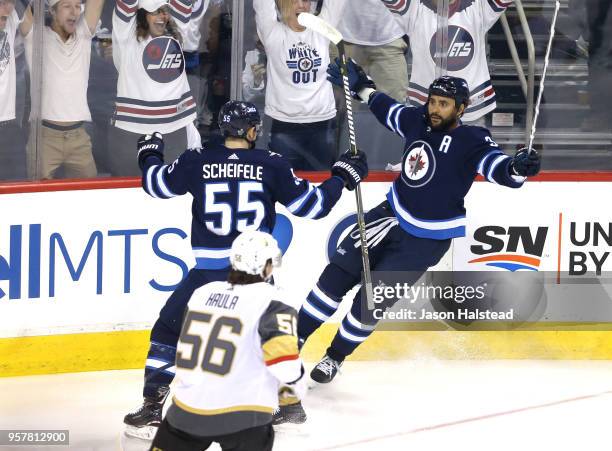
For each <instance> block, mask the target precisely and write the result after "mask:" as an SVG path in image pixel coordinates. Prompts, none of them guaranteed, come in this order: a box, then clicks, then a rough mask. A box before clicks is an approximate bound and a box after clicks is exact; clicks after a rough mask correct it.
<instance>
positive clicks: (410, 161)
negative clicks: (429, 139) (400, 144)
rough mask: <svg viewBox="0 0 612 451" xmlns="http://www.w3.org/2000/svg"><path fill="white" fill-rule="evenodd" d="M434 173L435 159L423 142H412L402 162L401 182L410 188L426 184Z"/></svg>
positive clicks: (429, 147)
mask: <svg viewBox="0 0 612 451" xmlns="http://www.w3.org/2000/svg"><path fill="white" fill-rule="evenodd" d="M435 171H436V158H435V156H434V154H433V152H432V150H431V146H430V145H429V144H428V143H426V142H425V141H415V142H413V143H412V144H411V145H410V146H409V147H408V149H406V152H405V153H404V158H403V160H402V180H403V181H404V182H405V183H406V184H407V185H408V186H410V187H412V188H418V187H420V186H423V185H425V184H427V183H428V182H429V181H430V180H431V178H432V177H433V175H434V173H435Z"/></svg>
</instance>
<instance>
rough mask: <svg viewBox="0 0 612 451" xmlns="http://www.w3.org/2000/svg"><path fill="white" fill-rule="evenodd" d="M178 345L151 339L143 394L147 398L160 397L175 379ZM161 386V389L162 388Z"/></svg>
mask: <svg viewBox="0 0 612 451" xmlns="http://www.w3.org/2000/svg"><path fill="white" fill-rule="evenodd" d="M175 360H176V347H174V346H169V345H165V344H163V343H158V342H156V341H151V345H150V347H149V353H148V354H147V363H146V366H145V384H144V389H143V391H142V394H143V396H144V397H145V398H154V399H156V398H158V397H159V396H160V393H162V392H163V387H167V386H169V385H170V383H171V382H172V380H173V379H174V374H175V368H174V362H175ZM160 388H161V390H160Z"/></svg>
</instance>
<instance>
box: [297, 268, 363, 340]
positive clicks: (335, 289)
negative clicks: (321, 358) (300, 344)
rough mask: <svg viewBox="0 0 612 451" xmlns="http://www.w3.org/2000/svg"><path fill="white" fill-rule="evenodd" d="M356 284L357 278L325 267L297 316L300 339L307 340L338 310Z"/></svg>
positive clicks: (340, 270) (341, 270)
mask: <svg viewBox="0 0 612 451" xmlns="http://www.w3.org/2000/svg"><path fill="white" fill-rule="evenodd" d="M358 282H359V276H354V275H352V274H350V273H348V272H346V271H345V270H344V269H342V268H340V267H339V266H338V265H336V264H333V263H330V264H329V265H327V266H326V267H325V269H324V270H323V273H321V276H320V277H319V281H318V282H317V284H316V285H315V287H314V288H313V289H312V291H311V292H310V293H308V296H307V297H306V301H305V302H304V304H303V305H302V308H301V309H300V313H299V316H298V336H299V337H300V339H302V340H307V339H308V337H309V336H310V335H311V334H312V333H313V332H314V331H315V330H317V329H318V328H319V326H321V324H323V323H324V322H325V321H327V320H328V319H329V318H330V317H331V316H332V315H333V314H334V312H335V311H336V310H338V306H339V305H340V302H341V301H342V298H343V297H344V295H345V294H346V293H347V292H348V291H349V290H350V289H351V288H353V287H354V286H355V284H357V283H358Z"/></svg>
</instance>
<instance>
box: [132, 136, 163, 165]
mask: <svg viewBox="0 0 612 451" xmlns="http://www.w3.org/2000/svg"><path fill="white" fill-rule="evenodd" d="M152 155H155V156H157V157H158V158H159V159H161V160H162V161H164V138H163V137H162V134H161V133H159V132H154V133H153V135H142V136H141V137H140V138H138V166H139V167H140V169H141V170H142V168H143V166H144V163H145V160H146V159H147V158H149V157H150V156H152Z"/></svg>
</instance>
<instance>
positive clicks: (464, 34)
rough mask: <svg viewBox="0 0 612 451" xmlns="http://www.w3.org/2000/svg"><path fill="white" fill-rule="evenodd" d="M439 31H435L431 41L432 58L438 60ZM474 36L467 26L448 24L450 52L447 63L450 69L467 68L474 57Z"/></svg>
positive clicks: (430, 51)
mask: <svg viewBox="0 0 612 451" xmlns="http://www.w3.org/2000/svg"><path fill="white" fill-rule="evenodd" d="M437 40H438V32H436V33H434V35H433V36H432V37H431V41H429V53H430V54H431V59H433V60H434V61H435V60H436V58H435V56H436V43H437ZM474 52H475V47H474V38H473V37H472V35H471V34H470V32H469V31H467V30H466V29H465V28H461V27H458V26H456V25H449V26H448V54H447V65H448V70H449V71H459V70H462V69H465V68H466V67H467V66H468V65H469V64H470V63H471V62H472V59H473V58H474Z"/></svg>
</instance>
